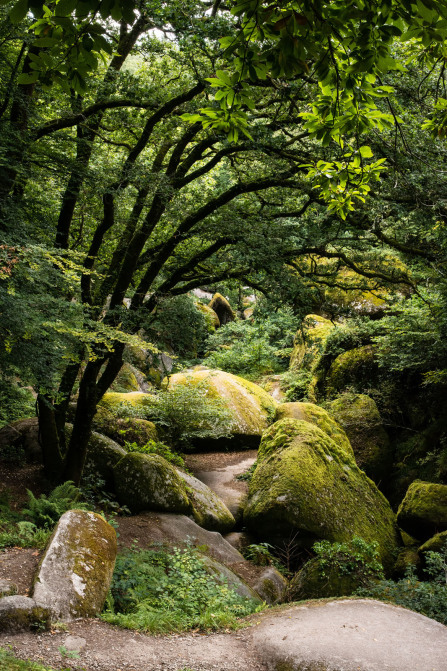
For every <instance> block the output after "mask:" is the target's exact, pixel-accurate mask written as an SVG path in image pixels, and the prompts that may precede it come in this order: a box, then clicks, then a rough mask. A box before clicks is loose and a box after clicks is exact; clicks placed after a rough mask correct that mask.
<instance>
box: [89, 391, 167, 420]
mask: <svg viewBox="0 0 447 671" xmlns="http://www.w3.org/2000/svg"><path fill="white" fill-rule="evenodd" d="M153 402H154V397H153V395H152V394H146V393H144V392H142V391H129V392H127V393H126V392H117V391H109V392H107V393H106V394H104V396H103V397H102V399H101V400H100V402H99V404H98V406H99V407H103V408H106V410H108V411H109V412H110V413H111V414H112V415H114V416H123V415H124V414H125V413H126V410H128V411H129V415H130V416H132V414H135V413H136V412H144V408H145V407H147V405H148V404H149V405H151V404H152V403H153Z"/></svg>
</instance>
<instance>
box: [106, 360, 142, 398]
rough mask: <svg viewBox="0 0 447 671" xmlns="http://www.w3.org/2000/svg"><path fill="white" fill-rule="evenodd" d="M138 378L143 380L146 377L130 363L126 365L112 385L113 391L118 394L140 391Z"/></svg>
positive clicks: (122, 367)
mask: <svg viewBox="0 0 447 671" xmlns="http://www.w3.org/2000/svg"><path fill="white" fill-rule="evenodd" d="M138 377H140V379H141V377H144V376H143V374H142V373H141V372H140V371H138V370H137V369H136V368H134V366H132V365H131V364H130V363H124V364H123V365H122V366H121V370H120V372H119V373H118V375H117V376H116V378H115V379H114V381H113V383H112V386H111V390H112V391H117V392H128V391H140V383H139V382H138Z"/></svg>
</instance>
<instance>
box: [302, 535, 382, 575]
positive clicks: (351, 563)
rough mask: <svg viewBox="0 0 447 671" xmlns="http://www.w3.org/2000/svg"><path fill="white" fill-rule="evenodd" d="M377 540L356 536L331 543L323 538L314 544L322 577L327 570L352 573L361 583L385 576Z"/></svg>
mask: <svg viewBox="0 0 447 671" xmlns="http://www.w3.org/2000/svg"><path fill="white" fill-rule="evenodd" d="M378 547H379V544H378V543H377V542H376V541H373V542H372V543H367V542H366V541H364V540H363V538H359V537H358V536H354V537H353V538H352V539H351V540H350V541H347V542H345V543H331V542H330V541H327V540H323V541H319V542H318V543H315V544H314V545H313V548H312V549H313V551H314V552H315V554H316V556H317V558H318V560H319V570H320V574H321V576H322V577H324V576H325V575H326V572H327V573H329V572H330V571H334V570H335V571H336V572H337V573H339V574H340V575H351V576H353V577H355V578H356V580H358V581H359V582H361V583H365V584H367V583H369V582H370V581H371V580H376V579H380V578H383V566H382V564H381V562H380V555H379V550H378Z"/></svg>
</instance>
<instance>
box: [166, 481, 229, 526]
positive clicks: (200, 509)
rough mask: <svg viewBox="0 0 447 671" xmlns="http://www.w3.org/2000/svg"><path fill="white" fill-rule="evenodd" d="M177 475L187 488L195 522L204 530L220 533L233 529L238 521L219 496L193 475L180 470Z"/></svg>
mask: <svg viewBox="0 0 447 671" xmlns="http://www.w3.org/2000/svg"><path fill="white" fill-rule="evenodd" d="M177 473H178V475H179V476H180V478H181V479H182V480H183V481H184V483H185V484H186V486H187V492H188V496H189V500H190V501H191V504H192V507H193V510H192V514H193V516H194V520H195V522H196V523H197V524H198V525H199V526H201V527H203V528H204V529H208V530H210V531H219V532H220V533H227V532H228V531H230V530H231V529H233V527H234V526H235V524H236V521H235V519H234V517H233V515H232V514H231V512H230V511H229V510H228V508H227V506H226V505H225V503H224V502H223V501H222V500H221V499H220V498H219V497H218V496H217V494H216V493H215V492H213V490H212V489H210V488H209V487H207V485H205V484H204V483H203V482H201V481H200V480H198V479H197V478H195V477H194V476H193V475H189V473H184V472H183V471H180V470H177Z"/></svg>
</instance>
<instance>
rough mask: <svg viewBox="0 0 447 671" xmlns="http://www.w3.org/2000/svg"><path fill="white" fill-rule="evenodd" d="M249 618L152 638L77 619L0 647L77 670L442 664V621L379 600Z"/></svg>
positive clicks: (2, 638)
mask: <svg viewBox="0 0 447 671" xmlns="http://www.w3.org/2000/svg"><path fill="white" fill-rule="evenodd" d="M249 621H250V622H251V624H252V626H250V627H248V628H245V629H241V630H239V631H236V632H231V633H218V634H198V633H189V634H179V635H172V636H165V637H156V636H146V635H144V634H139V633H136V632H134V631H126V630H122V629H117V628H115V627H111V626H109V625H107V624H105V623H103V622H100V621H98V620H80V621H77V622H73V623H70V624H69V625H66V630H65V631H62V630H61V629H56V630H54V631H53V632H47V633H41V634H33V633H29V632H28V633H22V634H16V635H6V634H3V635H0V646H5V645H11V646H12V649H13V651H14V652H15V653H16V654H17V655H18V656H19V657H21V658H27V659H32V660H34V661H40V662H41V663H44V664H48V665H52V666H53V667H54V668H56V669H70V670H75V669H76V670H77V671H81V670H82V671H162V670H163V671H277V670H279V669H281V670H284V671H286V670H287V671H304V670H306V671H308V670H310V669H318V671H446V670H447V627H445V626H443V625H442V624H439V623H438V622H434V621H433V620H429V619H428V618H426V617H424V616H423V615H419V614H417V613H413V612H412V611H408V610H405V609H403V608H399V607H396V606H391V605H389V604H384V603H380V602H378V601H372V600H365V599H356V600H336V601H314V602H308V603H306V604H301V605H299V606H289V607H287V608H280V609H277V610H275V611H266V612H265V613H263V614H261V615H259V614H258V615H254V616H251V617H250V619H249ZM73 654H75V655H76V654H77V655H78V658H77V659H72V658H70V655H73Z"/></svg>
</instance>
